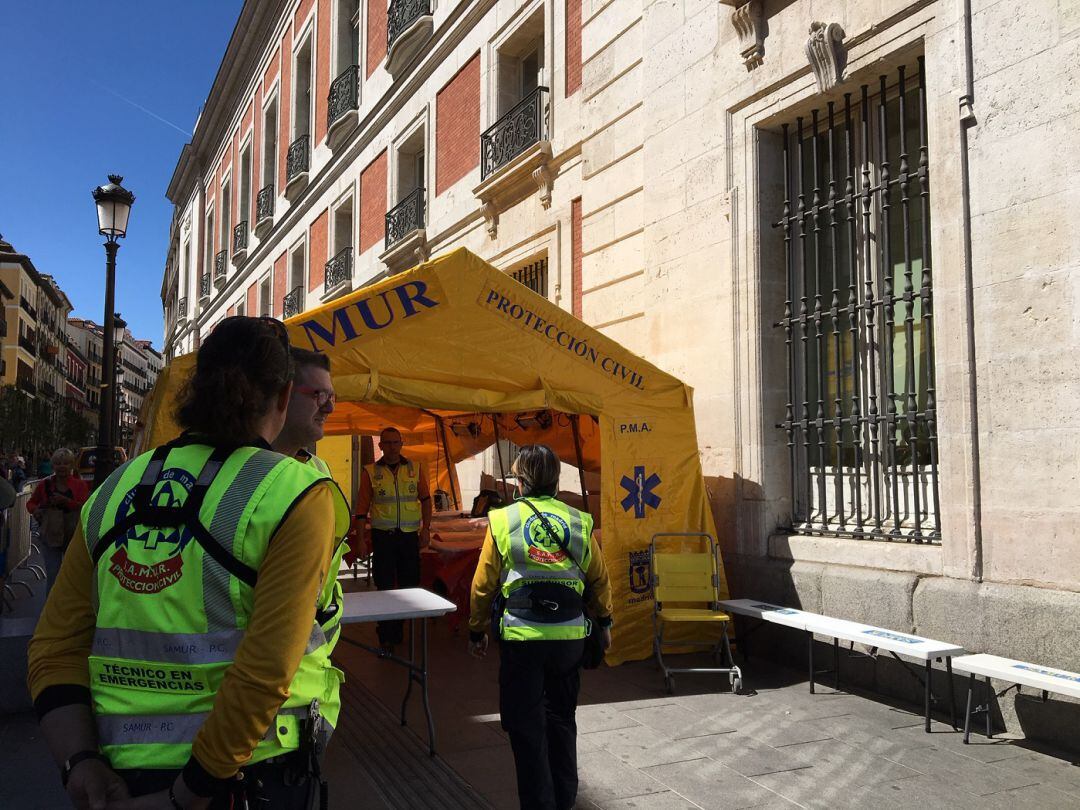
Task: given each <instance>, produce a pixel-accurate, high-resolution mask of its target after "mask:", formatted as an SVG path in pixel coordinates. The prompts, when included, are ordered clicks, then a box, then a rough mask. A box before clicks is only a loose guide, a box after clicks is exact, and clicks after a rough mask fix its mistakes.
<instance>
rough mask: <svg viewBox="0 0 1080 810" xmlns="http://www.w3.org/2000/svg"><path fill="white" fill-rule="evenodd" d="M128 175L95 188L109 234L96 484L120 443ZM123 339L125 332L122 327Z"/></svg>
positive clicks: (130, 197) (130, 198) (103, 230)
mask: <svg viewBox="0 0 1080 810" xmlns="http://www.w3.org/2000/svg"><path fill="white" fill-rule="evenodd" d="M123 180H124V178H123V177H121V176H120V175H118V174H110V175H109V183H108V185H104V186H98V187H97V188H95V189H94V192H93V195H94V203H95V205H97V217H98V233H100V234H101V235H102V236H104V237H105V323H104V325H103V326H102V330H101V331H102V334H101V342H102V347H101V348H102V351H101V354H102V357H101V362H102V364H103V365H102V369H101V376H102V380H101V388H102V391H101V412H100V415H99V418H98V452H97V462H96V464H95V465H94V486H95V487H98V486H100V485H101V483H102V482H103V481H104V480H105V479H106V477H108V475H109V473H110V472H112V469H113V461H114V454H115V452H116V451H115V450H114V449H113V448H114V447H115V446H116V441H115V439H114V431H113V428H114V423H115V421H116V411H115V404H116V355H115V353H114V351H113V338H114V334H113V333H114V330H115V328H116V324H115V313H114V312H113V303H114V301H113V299H114V298H115V292H116V290H115V288H116V251H117V249H118V248H119V247H120V243H119V240H120V239H123V238H124V237H125V236H126V235H127V225H128V217H129V216H130V215H131V206H132V204H133V203H134V202H135V195H134V194H132V193H131V192H130V191H128V190H127V189H126V188H124V187H123V186H122V185H120V183H121V182H123ZM120 334H121V340H122V339H123V332H122V331H121V333H120Z"/></svg>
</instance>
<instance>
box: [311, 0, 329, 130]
mask: <svg viewBox="0 0 1080 810" xmlns="http://www.w3.org/2000/svg"><path fill="white" fill-rule="evenodd" d="M315 24H316V25H317V26H318V33H317V35H316V42H315V142H314V143H313V144H312V147H314V146H315V144H317V143H322V142H323V139H324V138H325V137H326V112H327V108H328V104H329V100H328V98H327V96H328V95H329V93H330V0H319V11H318V15H317V19H316V23H315Z"/></svg>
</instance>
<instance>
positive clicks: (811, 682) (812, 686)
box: [806, 630, 814, 695]
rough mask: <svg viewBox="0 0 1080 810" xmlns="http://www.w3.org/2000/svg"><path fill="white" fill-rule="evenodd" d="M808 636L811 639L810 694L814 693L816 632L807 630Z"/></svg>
mask: <svg viewBox="0 0 1080 810" xmlns="http://www.w3.org/2000/svg"><path fill="white" fill-rule="evenodd" d="M806 638H807V639H809V641H810V694H811V695H812V694H814V634H813V633H811V632H810V631H809V630H807V631H806Z"/></svg>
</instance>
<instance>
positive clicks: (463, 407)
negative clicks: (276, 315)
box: [144, 249, 727, 664]
mask: <svg viewBox="0 0 1080 810" xmlns="http://www.w3.org/2000/svg"><path fill="white" fill-rule="evenodd" d="M287 326H288V328H289V336H290V339H291V340H292V342H293V344H294V345H296V346H301V347H304V348H309V349H313V350H315V351H320V352H325V353H326V354H327V355H328V356H329V357H330V360H331V367H332V373H333V378H334V387H335V389H336V391H337V395H338V407H337V410H336V411H335V413H334V415H333V418H332V419H331V420H329V421H328V430H327V432H328V434H330V435H348V434H357V433H363V434H377V433H378V431H379V429H380V428H381V427H382V426H384V425H386V424H395V425H397V426H398V427H399V428H401V429H402V430H403V432H404V433H405V434H406V435H407V439H406V440H407V442H409V444H410V446H411V447H412V448H414V449H413V450H412V451H411V452H414V453H415V452H416V451H417V450H419V449H420V447H421V446H422V447H425V448H427V449H426V451H424V452H426V453H428V454H429V455H434V454H435V453H438V452H441V453H442V454H443V458H447V457H448V458H450V459H451V460H453V461H455V462H456V461H460V460H461V459H463V458H467V457H469V456H471V455H474V454H475V453H477V452H478V451H479V450H481V449H483V448H484V447H486V446H488V445H490V444H491V443H492V442H493V441H494V440H495V438H496V431H498V435H499V436H501V437H502V438H506V439H509V440H511V441H513V442H515V443H517V444H523V443H526V441H546V442H548V443H550V444H552V445H553V446H554V447H555V449H556V451H557V452H559V455H560V458H562V460H563V461H564V462H566V463H569V464H574V465H576V466H580V467H582V468H584V469H586V470H591V471H599V473H600V476H601V488H600V497H599V503H600V507H599V511H600V514H599V515H598V516H597V517H598V522H599V523H600V525H602V527H603V531H602V534H601V541H602V544H603V550H604V558H605V560H606V562H607V567H608V571H609V574H610V576H611V581H612V586H613V594H614V602H615V622H616V627H617V632H616V633H615V640H614V645H613V647H612V649H611V651H610V652H609V655H608V660H609V662H610V663H613V664H614V663H619V662H621V661H625V660H632V659H640V658H645V657H647V656H648V655H649V654H650V653H651V651H652V621H651V613H652V603H651V599H650V596H649V560H648V548H649V542H650V540H651V538H652V536H653V535H654V534H656V533H658V532H708V533H709V534H711V535H713V536H714V537H715V536H716V531H715V528H714V524H713V518H712V514H711V512H710V509H709V502H708V497H707V495H706V491H705V483H704V480H703V478H702V473H701V464H700V461H699V458H698V447H697V437H696V432H695V426H694V411H693V403H692V393H691V390H690V389H689V388H688V387H687V386H686V385H684V384H683V383H682V382H680V381H679V380H677V379H675V378H674V377H672V376H670V375H669V374H665V373H664V372H662V371H660V370H659V369H658V368H656V367H655V366H652V365H650V364H649V363H647V362H646V361H645V360H643V359H641V358H640V357H637V356H636V355H634V354H632V353H630V352H629V351H627V350H626V349H624V348H623V347H622V346H620V345H619V344H617V343H615V342H614V341H612V340H611V339H609V338H608V337H606V336H604V335H603V334H601V333H600V332H597V331H596V330H595V329H592V328H590V327H589V326H587V325H585V324H584V323H582V322H581V321H579V320H578V319H576V318H574V317H573V316H571V315H570V314H569V313H567V312H565V311H564V310H562V309H560V308H558V307H556V306H555V305H554V304H552V303H551V302H549V301H548V300H547V299H545V298H543V297H541V296H539V295H537V294H535V293H533V292H532V291H531V290H529V289H527V288H526V287H524V286H523V285H521V284H519V283H518V282H517V281H515V280H514V279H512V278H511V277H509V276H508V275H506V274H505V273H502V272H500V271H499V270H497V269H495V268H494V267H492V266H491V265H489V264H487V263H486V262H484V261H483V260H481V259H480V258H478V257H477V256H475V255H473V254H472V253H470V252H468V251H467V250H464V249H460V250H455V251H453V252H452V253H449V254H446V255H444V256H441V257H439V258H437V259H433V260H431V261H429V262H426V263H424V264H422V265H420V266H419V267H416V268H415V269H413V270H411V271H409V272H407V273H402V274H400V275H396V276H393V277H391V278H388V279H385V280H384V281H382V282H380V283H378V284H375V285H373V286H371V287H365V288H363V289H360V290H357V291H355V292H353V293H351V294H350V295H347V296H345V297H343V298H340V299H338V300H336V301H332V302H331V303H329V304H326V305H324V306H322V307H320V308H318V309H315V310H312V311H309V312H305V313H303V314H302V315H299V316H297V317H295V318H292V319H290V320H289V321H288V322H287ZM193 364H194V356H193V355H187V356H185V357H181V358H178V359H177V360H176V361H174V362H173V363H172V364H171V366H170V367H169V368H167V369H166V370H165V372H164V373H163V374H162V375H161V377H160V378H159V381H158V384H157V387H156V389H155V392H154V395H153V397H152V398H151V400H150V402H149V403H148V406H147V409H146V412H145V416H146V435H145V437H144V439H145V443H146V446H148V447H154V446H157V445H159V444H162V443H164V442H167V441H169V440H171V439H172V438H174V437H175V436H176V434H177V432H178V429H177V427H176V425H175V423H174V422H173V420H172V418H171V404H172V403H173V402H175V397H176V394H177V391H178V389H179V386H180V384H181V382H182V380H183V379H184V378H186V376H187V374H188V373H189V372H190V369H191V368H192V366H193ZM544 414H547V416H545V415H544ZM574 429H576V430H577V433H578V440H576V441H575V439H574V438H573V433H574ZM579 451H580V456H578V454H579ZM579 458H580V463H579ZM506 464H507V465H509V461H508V460H507V462H506ZM454 486H456V483H455V485H454ZM721 589H722V592H723V593H724V594H726V592H727V586H726V582H724V581H723V579H722V581H721Z"/></svg>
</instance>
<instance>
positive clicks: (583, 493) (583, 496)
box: [570, 413, 592, 515]
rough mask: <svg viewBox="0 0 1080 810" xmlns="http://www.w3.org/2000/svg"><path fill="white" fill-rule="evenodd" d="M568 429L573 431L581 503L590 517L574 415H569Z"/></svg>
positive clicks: (582, 461)
mask: <svg viewBox="0 0 1080 810" xmlns="http://www.w3.org/2000/svg"><path fill="white" fill-rule="evenodd" d="M570 427H571V429H572V430H573V431H574V453H576V454H577V469H578V478H579V479H580V481H581V502H582V504H583V505H584V507H585V511H586V512H588V513H589V514H590V515H591V514H592V512H589V493H588V491H587V490H586V489H585V460H584V459H583V458H582V456H581V431H580V428H579V426H578V415H577V414H576V413H572V414H570Z"/></svg>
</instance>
